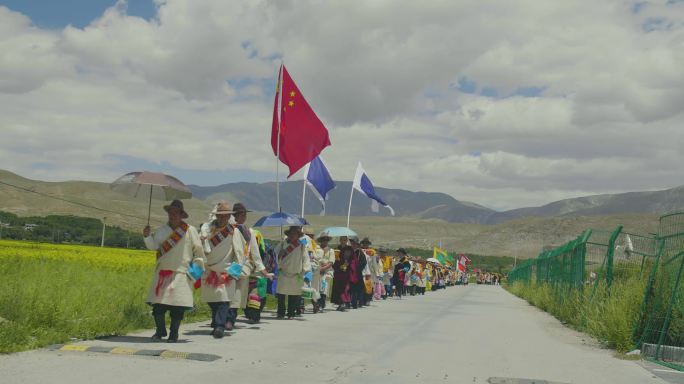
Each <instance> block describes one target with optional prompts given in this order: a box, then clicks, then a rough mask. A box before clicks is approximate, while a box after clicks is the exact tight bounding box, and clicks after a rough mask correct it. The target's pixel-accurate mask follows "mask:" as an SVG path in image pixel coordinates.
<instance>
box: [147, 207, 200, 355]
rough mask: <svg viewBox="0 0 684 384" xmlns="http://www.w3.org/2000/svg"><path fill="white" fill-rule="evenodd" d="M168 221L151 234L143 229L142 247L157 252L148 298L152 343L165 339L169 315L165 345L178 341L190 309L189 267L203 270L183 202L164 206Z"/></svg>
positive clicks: (195, 236)
mask: <svg viewBox="0 0 684 384" xmlns="http://www.w3.org/2000/svg"><path fill="white" fill-rule="evenodd" d="M164 210H165V211H166V213H167V215H168V222H167V223H166V224H164V225H162V226H161V227H159V228H157V230H155V231H154V233H152V230H151V229H150V226H149V225H148V226H146V227H145V228H144V229H143V236H144V237H145V246H147V248H148V249H150V250H154V251H157V263H156V265H155V268H154V278H153V279H152V284H151V285H150V289H149V292H148V295H147V303H148V304H150V305H151V306H152V315H153V316H154V324H155V326H156V328H157V329H156V332H155V333H154V336H152V340H154V341H159V340H161V339H162V338H163V337H166V335H167V333H166V312H170V315H171V327H170V332H169V334H168V336H169V338H168V340H167V341H168V342H169V343H175V342H177V341H178V331H179V328H180V324H181V322H182V321H183V317H184V315H185V311H186V310H189V309H192V307H193V304H194V303H193V297H192V291H193V284H194V280H193V278H192V277H191V276H190V275H189V274H188V272H189V269H191V264H194V266H195V267H197V268H199V269H204V264H205V263H204V249H203V248H202V243H201V242H200V238H199V234H198V233H197V230H196V229H195V228H194V227H192V226H190V225H188V224H187V223H185V222H184V221H183V220H184V219H187V218H188V214H187V212H185V209H183V202H182V201H180V200H174V201H172V202H171V204H169V205H165V206H164Z"/></svg>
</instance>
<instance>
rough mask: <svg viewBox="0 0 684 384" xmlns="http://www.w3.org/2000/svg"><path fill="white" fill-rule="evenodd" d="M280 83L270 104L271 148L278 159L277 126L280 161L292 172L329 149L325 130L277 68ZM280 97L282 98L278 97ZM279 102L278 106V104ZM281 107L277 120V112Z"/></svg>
mask: <svg viewBox="0 0 684 384" xmlns="http://www.w3.org/2000/svg"><path fill="white" fill-rule="evenodd" d="M279 79H280V80H279V83H278V87H277V89H276V97H275V101H274V103H273V127H272V128H271V147H272V148H273V154H274V155H276V156H278V124H279V123H280V156H279V159H280V161H282V162H283V164H285V165H287V166H288V168H290V174H289V175H288V176H287V177H290V176H292V175H293V174H294V173H295V172H297V171H298V170H299V169H301V168H302V167H303V166H305V165H306V164H308V163H309V162H310V161H311V160H313V159H314V158H316V156H318V155H319V154H320V153H321V151H323V149H324V148H325V147H327V146H328V145H330V138H329V137H328V130H327V129H326V128H325V126H324V125H323V123H322V122H321V120H320V119H319V118H318V116H316V114H315V113H314V111H313V109H311V107H310V106H309V103H307V102H306V99H304V96H303V95H302V94H301V92H299V88H297V85H296V84H295V83H294V81H293V80H292V78H291V77H290V74H289V73H287V69H285V66H284V65H283V66H281V67H280V76H279ZM280 95H282V96H280ZM279 99H280V102H279ZM279 107H280V119H278V115H279V114H278V108H279Z"/></svg>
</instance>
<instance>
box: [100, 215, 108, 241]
mask: <svg viewBox="0 0 684 384" xmlns="http://www.w3.org/2000/svg"><path fill="white" fill-rule="evenodd" d="M106 220H107V217H103V218H102V242H101V243H100V247H104V237H105V227H106V226H107V225H106V224H105V221H106Z"/></svg>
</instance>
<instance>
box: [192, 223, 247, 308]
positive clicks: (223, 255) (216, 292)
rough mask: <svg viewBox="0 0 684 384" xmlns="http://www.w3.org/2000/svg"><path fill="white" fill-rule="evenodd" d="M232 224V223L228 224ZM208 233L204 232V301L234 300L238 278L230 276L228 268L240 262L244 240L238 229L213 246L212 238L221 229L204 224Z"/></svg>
mask: <svg viewBox="0 0 684 384" xmlns="http://www.w3.org/2000/svg"><path fill="white" fill-rule="evenodd" d="M228 225H231V224H228ZM202 228H203V229H206V233H204V231H203V233H202V235H203V236H202V237H206V239H205V240H204V247H205V250H208V251H207V264H206V271H205V272H204V275H203V276H202V287H201V289H200V292H201V297H202V301H204V302H206V303H217V302H226V301H229V302H231V303H232V302H233V301H234V300H235V288H236V285H237V283H236V280H234V279H233V278H231V277H228V275H227V270H228V267H229V266H230V264H232V263H233V262H238V260H239V258H238V256H237V255H238V254H241V253H242V252H244V245H243V244H244V240H243V239H242V235H240V233H239V232H238V231H237V230H233V232H232V234H231V235H229V236H226V238H225V239H223V240H222V241H221V242H220V243H219V244H218V245H216V246H215V247H213V246H212V245H211V242H210V239H211V237H212V236H214V235H215V234H216V233H217V232H218V230H219V229H217V228H216V227H215V226H214V225H213V224H211V223H210V224H208V225H206V224H205V225H203V226H202Z"/></svg>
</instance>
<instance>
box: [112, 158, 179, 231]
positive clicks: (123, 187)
mask: <svg viewBox="0 0 684 384" xmlns="http://www.w3.org/2000/svg"><path fill="white" fill-rule="evenodd" d="M148 185H149V186H150V188H149V189H150V201H149V205H148V207H147V225H149V224H150V213H151V210H152V197H154V198H155V199H159V200H165V201H168V200H173V199H189V198H191V197H192V192H190V189H189V188H188V187H187V186H186V185H185V184H183V182H181V181H180V180H178V179H176V178H175V177H173V176H170V175H165V174H163V173H158V172H147V171H144V172H130V173H127V174H125V175H123V176H121V177H119V178H118V179H116V180H114V182H113V183H111V184H110V188H111V189H112V190H113V191H117V192H121V193H125V194H127V195H129V196H134V197H137V196H138V192H140V189H141V188H142V187H143V186H148Z"/></svg>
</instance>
